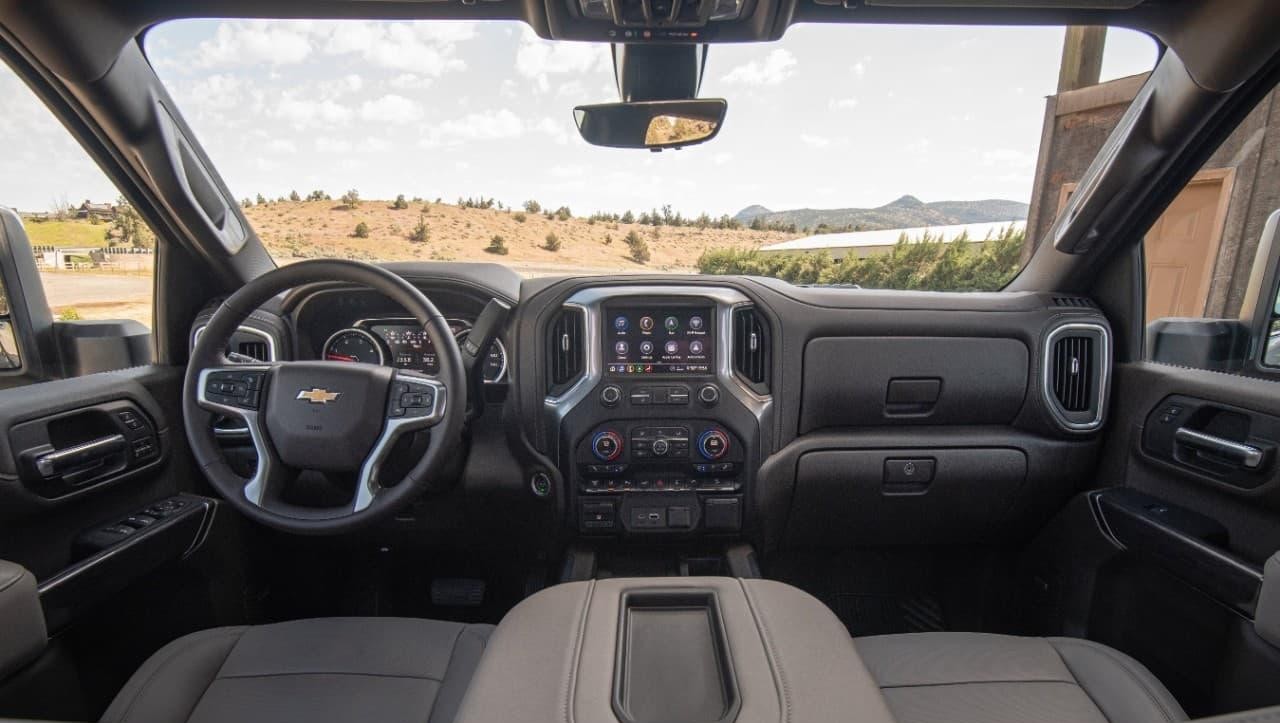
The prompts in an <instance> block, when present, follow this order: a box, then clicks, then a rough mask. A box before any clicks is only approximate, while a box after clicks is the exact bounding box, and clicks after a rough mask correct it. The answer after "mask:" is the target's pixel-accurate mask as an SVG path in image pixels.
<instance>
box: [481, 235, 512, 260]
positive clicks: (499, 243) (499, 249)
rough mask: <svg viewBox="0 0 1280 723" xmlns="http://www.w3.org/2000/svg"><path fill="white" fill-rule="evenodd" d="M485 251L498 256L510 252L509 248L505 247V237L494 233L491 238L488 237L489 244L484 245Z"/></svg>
mask: <svg viewBox="0 0 1280 723" xmlns="http://www.w3.org/2000/svg"><path fill="white" fill-rule="evenodd" d="M485 251H487V252H488V253H491V254H497V255H499V256H506V255H507V254H509V253H511V250H510V249H508V248H507V241H506V239H504V238H502V236H500V235H498V234H494V235H493V238H491V239H489V245H488V246H486V247H485Z"/></svg>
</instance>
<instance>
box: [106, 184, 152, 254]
mask: <svg viewBox="0 0 1280 723" xmlns="http://www.w3.org/2000/svg"><path fill="white" fill-rule="evenodd" d="M104 236H105V237H106V240H107V243H108V244H112V245H115V244H121V245H124V246H132V247H134V248H140V249H152V248H155V247H156V235H155V234H153V233H151V228H150V227H148V226H147V224H146V222H145V221H143V220H142V216H140V215H139V214H138V211H137V209H135V208H134V207H133V206H131V205H130V204H129V202H128V201H126V200H124V197H121V198H119V199H117V200H116V215H115V218H113V219H111V223H110V224H109V225H108V226H107V230H106V232H105V234H104Z"/></svg>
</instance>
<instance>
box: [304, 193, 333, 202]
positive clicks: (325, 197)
mask: <svg viewBox="0 0 1280 723" xmlns="http://www.w3.org/2000/svg"><path fill="white" fill-rule="evenodd" d="M307 200H308V201H330V200H332V199H331V198H330V197H329V194H327V193H325V192H324V191H320V190H315V191H312V192H311V193H308V194H307Z"/></svg>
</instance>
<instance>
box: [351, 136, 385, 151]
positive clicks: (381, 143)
mask: <svg viewBox="0 0 1280 723" xmlns="http://www.w3.org/2000/svg"><path fill="white" fill-rule="evenodd" d="M391 148H392V145H391V142H390V141H388V140H387V139H385V138H374V137H369V138H366V139H364V140H362V141H360V143H359V144H358V145H357V146H356V150H357V151H360V152H361V153H385V152H386V151H389V150H391Z"/></svg>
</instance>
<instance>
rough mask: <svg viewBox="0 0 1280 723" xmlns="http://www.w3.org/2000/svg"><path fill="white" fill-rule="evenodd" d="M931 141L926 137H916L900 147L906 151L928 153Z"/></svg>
mask: <svg viewBox="0 0 1280 723" xmlns="http://www.w3.org/2000/svg"><path fill="white" fill-rule="evenodd" d="M931 145H932V143H931V142H930V141H929V139H928V138H917V139H915V140H914V141H911V142H910V143H908V144H906V145H904V146H903V147H902V149H903V150H905V151H906V152H908V153H928V152H929V146H931Z"/></svg>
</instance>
